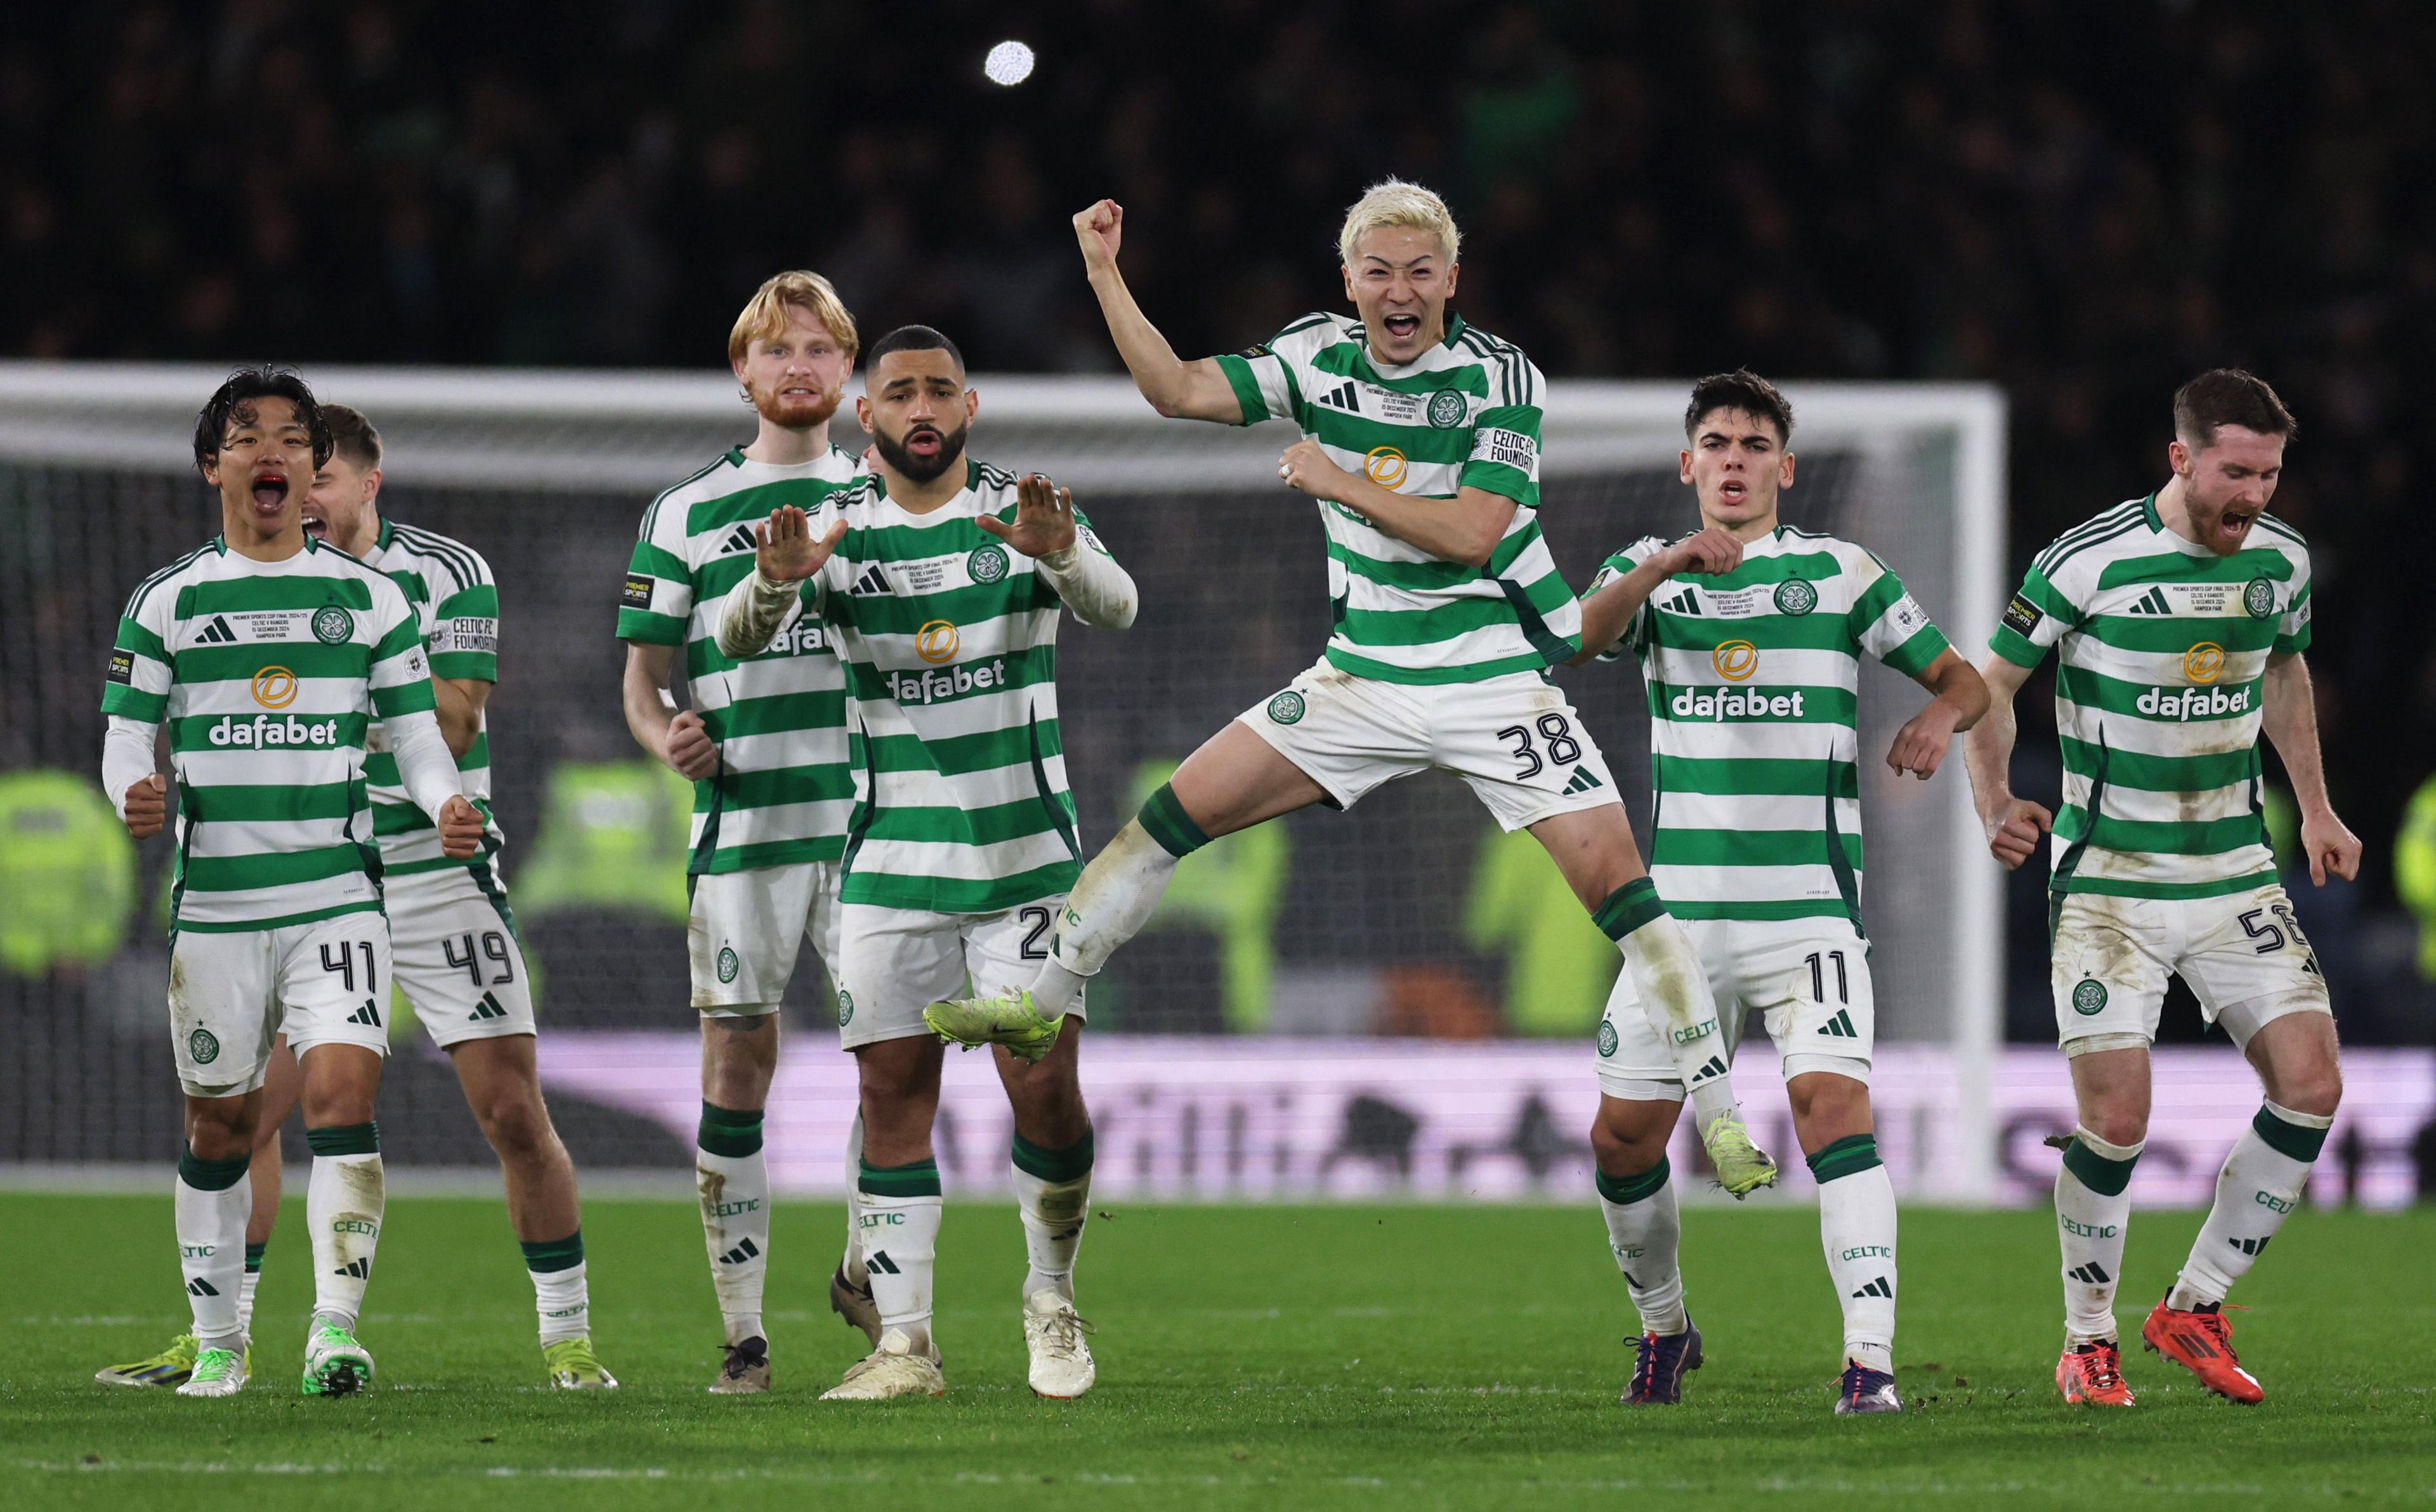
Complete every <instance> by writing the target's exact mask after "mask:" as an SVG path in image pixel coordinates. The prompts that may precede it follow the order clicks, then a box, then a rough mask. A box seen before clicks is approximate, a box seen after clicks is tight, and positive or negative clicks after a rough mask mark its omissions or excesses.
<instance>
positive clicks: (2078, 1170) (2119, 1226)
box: [2055, 1129, 2148, 1346]
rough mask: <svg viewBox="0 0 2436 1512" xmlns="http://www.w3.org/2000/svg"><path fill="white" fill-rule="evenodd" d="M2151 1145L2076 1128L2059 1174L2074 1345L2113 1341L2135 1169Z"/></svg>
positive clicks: (2067, 1337) (2060, 1229) (2067, 1321)
mask: <svg viewBox="0 0 2436 1512" xmlns="http://www.w3.org/2000/svg"><path fill="white" fill-rule="evenodd" d="M2147 1147H2148V1141H2147V1140H2145V1139H2144V1140H2142V1141H2141V1142H2140V1143H2138V1144H2109V1143H2107V1142H2106V1141H2105V1140H2104V1139H2101V1138H2098V1137H2097V1136H2096V1135H2094V1134H2092V1133H2090V1132H2089V1131H2088V1130H2087V1129H2075V1130H2074V1131H2073V1136H2072V1142H2071V1143H2070V1144H2068V1145H2066V1146H2065V1147H2064V1152H2063V1166H2062V1169H2061V1170H2059V1171H2058V1172H2057V1173H2056V1185H2055V1205H2056V1233H2057V1237H2058V1239H2059V1240H2060V1241H2061V1242H2062V1247H2063V1330H2064V1342H2065V1343H2067V1344H2070V1345H2075V1346H2079V1345H2083V1344H2090V1343H2094V1342H2097V1341H2099V1340H2104V1341H2107V1342H2110V1343H2111V1342H2113V1341H2114V1339H2115V1338H2116V1333H2115V1328H2114V1289H2115V1287H2116V1286H2118V1285H2120V1284H2121V1278H2122V1275H2123V1236H2124V1230H2125V1229H2127V1228H2129V1227H2130V1226H2131V1195H2130V1193H2129V1191H2128V1190H2127V1189H2128V1188H2129V1187H2130V1186H2131V1167H2132V1166H2133V1164H2134V1163H2136V1162H2137V1161H2138V1160H2139V1158H2140V1152H2141V1151H2142V1150H2143V1149H2146V1148H2147Z"/></svg>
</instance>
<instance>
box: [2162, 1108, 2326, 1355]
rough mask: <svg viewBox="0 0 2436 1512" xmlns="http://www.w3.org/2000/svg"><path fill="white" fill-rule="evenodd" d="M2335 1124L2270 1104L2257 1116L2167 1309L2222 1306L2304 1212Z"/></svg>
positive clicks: (2231, 1159)
mask: <svg viewBox="0 0 2436 1512" xmlns="http://www.w3.org/2000/svg"><path fill="white" fill-rule="evenodd" d="M2334 1124H2335V1121H2334V1119H2333V1118H2332V1117H2331V1116H2325V1115H2320V1114H2315V1113H2295V1112H2293V1111H2292V1110H2291V1109H2290V1108H2287V1107H2278V1106H2277V1105H2275V1104H2272V1103H2269V1104H2266V1105H2265V1106H2263V1107H2261V1108H2260V1109H2259V1110H2258V1116H2257V1117H2256V1118H2254V1119H2253V1120H2252V1121H2251V1123H2250V1127H2249V1128H2248V1129H2246V1130H2244V1131H2243V1132H2242V1136H2241V1138H2238V1139H2236V1140H2235V1141H2234V1145H2233V1153H2232V1154H2231V1155H2228V1156H2225V1160H2224V1169H2223V1170H2222V1171H2220V1172H2218V1173H2217V1178H2216V1205H2215V1206H2214V1207H2212V1208H2209V1209H2208V1215H2207V1222H2206V1223H2205V1224H2203V1225H2201V1228H2200V1237H2199V1238H2198V1239H2197V1240H2196V1241H2194V1242H2193V1243H2192V1244H2191V1258H2190V1259H2189V1260H2185V1261H2184V1262H2183V1271H2182V1274H2181V1275H2180V1276H2178V1277H2175V1279H2174V1289H2173V1291H2172V1292H2171V1293H2170V1294H2169V1295H2167V1297H2166V1306H2167V1307H2170V1308H2178V1309H2183V1310H2185V1311H2186V1310H2188V1309H2191V1308H2196V1307H2204V1306H2207V1305H2209V1304H2210V1303H2220V1302H2222V1301H2223V1300H2224V1299H2225V1297H2226V1295H2228V1294H2230V1293H2231V1292H2232V1291H2233V1283H2234V1282H2236V1281H2237V1280H2240V1279H2241V1278H2242V1277H2244V1276H2246V1275H2248V1274H2249V1272H2250V1267H2251V1266H2253V1265H2254V1264H2256V1263H2257V1262H2258V1257H2259V1256H2260V1255H2262V1254H2264V1253H2266V1250H2267V1242H2268V1241H2269V1240H2271V1239H2273V1238H2274V1237H2275V1235H2276V1232H2277V1230H2279V1229H2281V1228H2282V1227H2283V1226H2284V1220H2285V1219H2287V1218H2289V1217H2291V1216H2292V1210H2293V1209H2294V1208H2298V1207H2300V1206H2301V1191H2302V1189H2303V1188H2305V1187H2306V1186H2307V1185H2308V1183H2309V1168H2310V1166H2311V1165H2312V1164H2313V1163H2314V1162H2315V1161H2316V1160H2317V1158H2318V1151H2319V1150H2320V1149H2321V1148H2322V1147H2323V1145H2324V1144H2325V1142H2326V1131H2327V1130H2328V1129H2330V1128H2333V1127H2334Z"/></svg>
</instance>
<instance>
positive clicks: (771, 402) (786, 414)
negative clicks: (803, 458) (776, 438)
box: [753, 389, 845, 430]
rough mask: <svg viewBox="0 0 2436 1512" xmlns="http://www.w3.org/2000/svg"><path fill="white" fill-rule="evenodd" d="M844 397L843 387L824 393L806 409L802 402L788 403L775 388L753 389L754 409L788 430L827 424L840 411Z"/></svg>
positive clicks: (763, 416)
mask: <svg viewBox="0 0 2436 1512" xmlns="http://www.w3.org/2000/svg"><path fill="white" fill-rule="evenodd" d="M844 398H845V391H844V390H843V389H841V390H839V391H837V392H835V393H825V394H822V395H821V396H820V397H819V398H818V399H816V400H814V401H813V402H812V406H811V408H809V409H806V408H804V407H803V406H802V405H800V404H797V405H793V406H789V405H787V404H786V403H785V402H784V401H782V400H781V399H780V398H779V397H778V391H776V390H774V389H773V390H770V391H767V392H764V391H761V390H759V389H756V390H754V391H753V409H754V412H755V413H757V414H758V415H759V416H760V417H761V418H762V419H764V420H766V421H768V422H770V424H772V425H774V426H783V427H784V428H786V429H788V430H809V429H811V428H812V427H813V426H825V425H827V424H828V421H829V417H830V416H831V415H834V414H836V413H837V412H838V406H839V404H840V403H842V402H843V401H844Z"/></svg>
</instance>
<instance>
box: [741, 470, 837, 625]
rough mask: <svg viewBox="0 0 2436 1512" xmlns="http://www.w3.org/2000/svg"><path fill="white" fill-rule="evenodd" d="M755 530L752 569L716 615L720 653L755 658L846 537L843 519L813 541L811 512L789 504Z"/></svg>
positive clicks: (771, 514) (778, 509) (784, 621)
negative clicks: (805, 587)
mask: <svg viewBox="0 0 2436 1512" xmlns="http://www.w3.org/2000/svg"><path fill="white" fill-rule="evenodd" d="M753 533H754V537H755V540H756V541H757V543H758V544H757V547H756V548H755V550H754V553H753V570H752V571H751V572H748V573H746V574H745V575H744V581H743V582H740V583H738V584H737V585H736V587H735V588H734V590H732V591H731V592H730V593H729V594H728V596H727V607H726V608H725V609H724V610H722V611H721V613H720V616H719V649H720V652H721V653H722V654H723V655H728V656H737V657H743V656H757V655H759V654H760V653H761V652H765V651H767V650H769V649H770V642H771V641H772V640H773V639H774V638H776V636H777V634H778V631H779V629H780V627H781V626H783V625H784V624H785V623H786V621H787V617H788V616H789V614H791V613H792V611H793V609H794V607H795V605H796V604H797V603H799V602H800V601H801V600H802V598H803V584H804V580H805V579H807V578H809V577H811V576H813V575H814V574H815V573H817V572H819V571H820V570H821V568H822V567H823V566H824V565H827V562H828V559H829V557H830V555H831V554H832V553H834V552H835V551H836V550H837V548H838V543H839V542H840V541H843V540H844V539H845V521H844V520H843V519H840V520H839V521H838V522H837V523H836V524H834V525H832V526H830V527H829V529H828V533H827V534H826V535H824V536H822V537H820V538H819V539H818V540H814V539H813V538H812V523H811V516H809V515H808V514H806V513H804V512H803V511H802V510H800V509H797V508H796V507H795V506H794V505H792V504H787V505H782V506H780V507H779V508H777V509H774V510H772V511H771V512H770V518H769V519H768V520H767V521H765V522H763V523H762V524H760V525H757V526H755V527H754V530H753Z"/></svg>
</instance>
